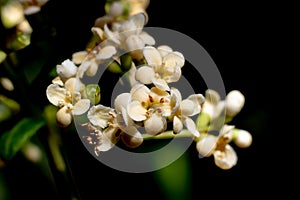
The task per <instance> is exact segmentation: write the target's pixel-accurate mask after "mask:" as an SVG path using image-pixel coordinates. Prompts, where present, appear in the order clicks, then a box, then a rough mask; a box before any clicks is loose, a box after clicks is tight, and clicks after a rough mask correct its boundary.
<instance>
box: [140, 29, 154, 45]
mask: <svg viewBox="0 0 300 200" xmlns="http://www.w3.org/2000/svg"><path fill="white" fill-rule="evenodd" d="M139 36H140V38H141V39H142V40H143V41H144V43H145V44H146V45H151V46H153V45H155V40H154V38H153V37H152V36H151V35H149V34H148V33H146V32H141V34H139Z"/></svg>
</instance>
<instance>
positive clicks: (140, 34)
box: [104, 13, 155, 60]
mask: <svg viewBox="0 0 300 200" xmlns="http://www.w3.org/2000/svg"><path fill="white" fill-rule="evenodd" d="M145 20H146V17H145V15H144V14H143V13H138V14H136V15H133V16H131V17H130V18H129V19H128V20H125V21H123V22H121V23H117V22H115V23H113V25H112V27H113V30H110V29H109V28H108V26H107V24H105V25H104V33H105V36H106V38H107V39H108V40H109V41H111V42H112V44H114V45H115V46H117V47H119V48H121V49H123V50H125V51H126V52H129V53H130V54H131V56H132V57H133V58H135V59H138V60H140V59H141V58H142V57H143V54H142V49H143V47H144V46H145V45H154V44H155V40H154V38H153V37H152V36H150V35H149V34H148V33H146V32H144V31H142V30H143V27H144V25H145V23H146V22H145Z"/></svg>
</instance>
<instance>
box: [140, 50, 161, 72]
mask: <svg viewBox="0 0 300 200" xmlns="http://www.w3.org/2000/svg"><path fill="white" fill-rule="evenodd" d="M143 54H144V57H145V59H146V61H147V64H148V65H150V66H151V67H157V66H161V64H162V57H161V55H160V53H159V51H158V50H157V49H156V48H154V47H152V46H146V47H144V49H143Z"/></svg>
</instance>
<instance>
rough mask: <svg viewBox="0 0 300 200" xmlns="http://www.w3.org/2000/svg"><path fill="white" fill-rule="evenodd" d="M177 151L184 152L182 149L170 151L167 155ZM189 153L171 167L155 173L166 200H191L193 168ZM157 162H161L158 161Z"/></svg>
mask: <svg viewBox="0 0 300 200" xmlns="http://www.w3.org/2000/svg"><path fill="white" fill-rule="evenodd" d="M175 151H182V149H181V148H180V147H177V148H173V149H170V151H169V152H167V153H166V155H162V157H165V156H169V154H171V153H174V152H175ZM189 161H190V160H189V157H188V154H187V153H184V154H183V155H182V156H181V157H180V158H179V159H177V160H176V161H174V162H173V163H171V164H170V165H169V166H167V167H165V168H163V169H160V170H158V171H156V172H154V173H153V175H154V178H155V179H156V180H157V184H158V185H159V186H160V188H161V189H162V192H163V194H164V197H165V198H164V199H166V200H177V199H178V200H181V199H190V198H191V192H192V191H191V188H192V186H191V180H192V179H191V178H192V177H191V171H192V170H191V166H190V162H189ZM156 162H159V160H157V161H156Z"/></svg>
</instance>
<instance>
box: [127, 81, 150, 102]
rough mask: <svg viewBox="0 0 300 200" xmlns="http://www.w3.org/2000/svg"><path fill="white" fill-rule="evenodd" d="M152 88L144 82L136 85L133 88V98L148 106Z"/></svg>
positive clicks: (131, 92) (131, 91)
mask: <svg viewBox="0 0 300 200" xmlns="http://www.w3.org/2000/svg"><path fill="white" fill-rule="evenodd" d="M149 93H150V90H149V88H148V87H147V86H145V85H143V84H136V85H134V86H133V87H132V88H131V90H130V94H131V100H137V101H139V102H141V103H142V105H143V106H144V107H148V104H149Z"/></svg>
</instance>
